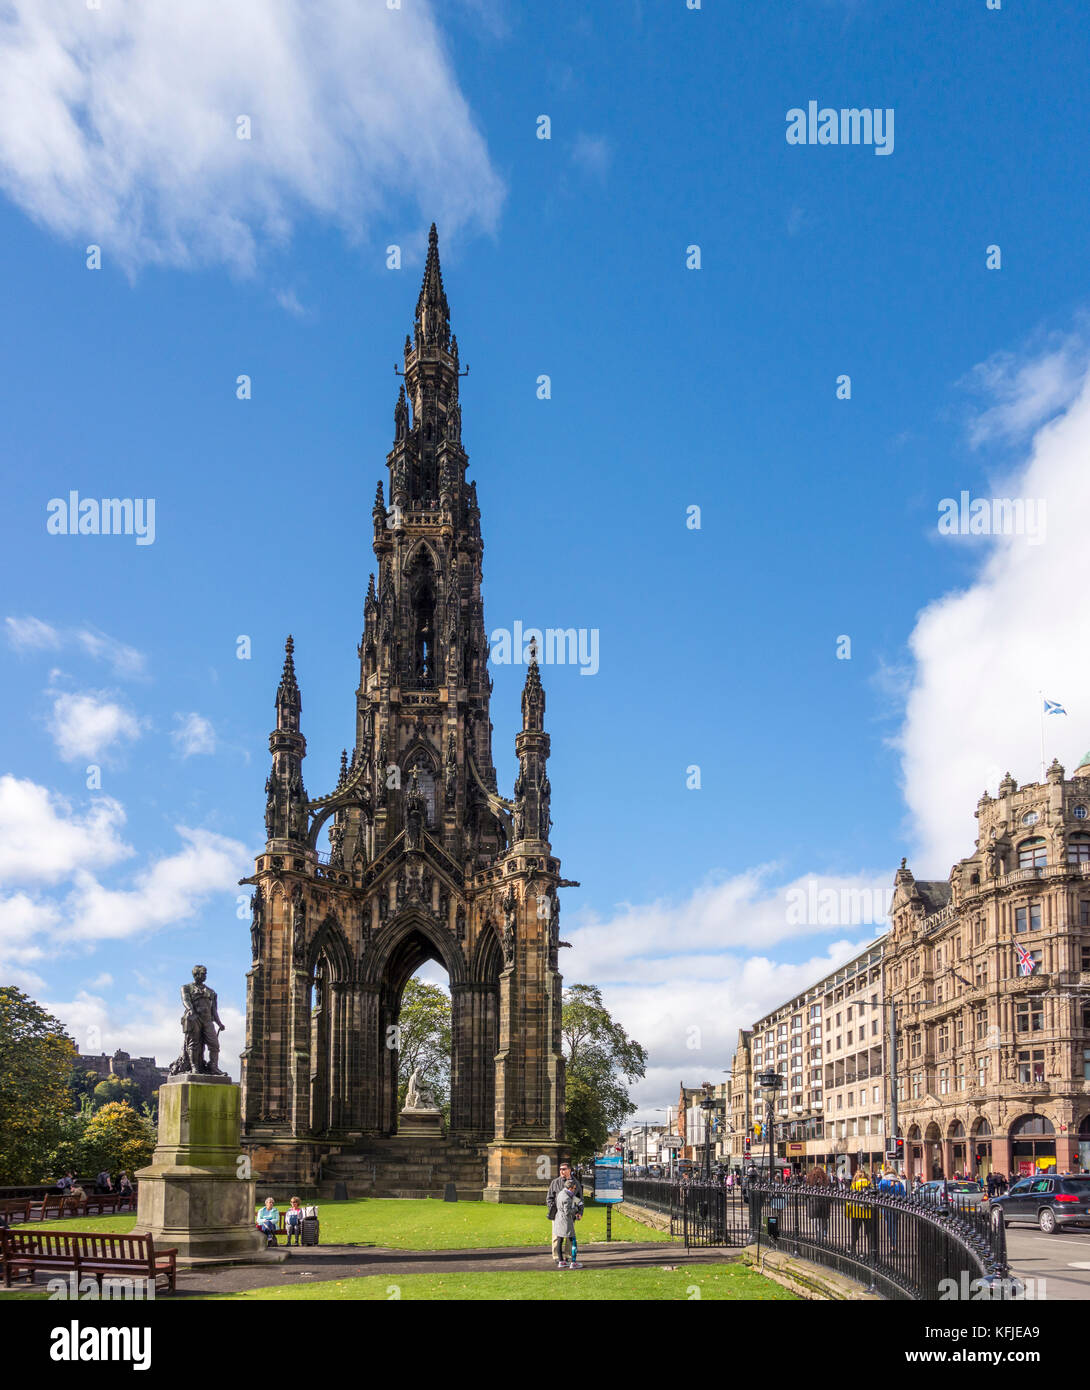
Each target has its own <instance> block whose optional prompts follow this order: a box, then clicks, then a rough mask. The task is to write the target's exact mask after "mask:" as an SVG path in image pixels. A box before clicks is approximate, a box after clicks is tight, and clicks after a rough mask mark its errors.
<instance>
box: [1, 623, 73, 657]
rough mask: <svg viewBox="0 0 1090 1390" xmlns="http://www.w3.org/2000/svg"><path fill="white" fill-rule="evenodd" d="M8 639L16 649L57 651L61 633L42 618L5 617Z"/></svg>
mask: <svg viewBox="0 0 1090 1390" xmlns="http://www.w3.org/2000/svg"><path fill="white" fill-rule="evenodd" d="M4 627H5V629H6V631H7V635H8V641H9V642H10V643H11V645H12V646H13V647H14V648H15V650H16V651H24V652H25V651H32V652H33V651H56V650H57V649H58V648H59V647H60V646H61V635H60V633H59V632H58V631H57V629H56V628H55V627H50V625H49V624H48V623H43V622H42V620H41V619H40V618H5V619H4Z"/></svg>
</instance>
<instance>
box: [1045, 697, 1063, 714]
mask: <svg viewBox="0 0 1090 1390" xmlns="http://www.w3.org/2000/svg"><path fill="white" fill-rule="evenodd" d="M1045 713H1046V714H1066V713H1067V710H1065V709H1064V707H1063V705H1060V704H1057V702H1056V701H1055V700H1046V701H1045Z"/></svg>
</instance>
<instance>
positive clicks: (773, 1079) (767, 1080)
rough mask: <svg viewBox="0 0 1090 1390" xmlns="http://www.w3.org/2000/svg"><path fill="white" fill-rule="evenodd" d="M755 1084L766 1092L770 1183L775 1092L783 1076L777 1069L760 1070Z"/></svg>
mask: <svg viewBox="0 0 1090 1390" xmlns="http://www.w3.org/2000/svg"><path fill="white" fill-rule="evenodd" d="M757 1084H758V1085H759V1086H760V1088H761V1091H762V1093H767V1100H766V1104H767V1107H768V1116H767V1120H766V1122H765V1128H766V1129H767V1130H768V1181H769V1184H770V1185H771V1183H772V1158H773V1155H772V1150H773V1148H774V1147H775V1144H774V1141H775V1137H776V1130H775V1125H776V1092H777V1091H779V1090H782V1089H783V1076H782V1075H781V1073H780V1072H778V1071H771V1070H770V1071H762V1072H760V1073H758V1076H757Z"/></svg>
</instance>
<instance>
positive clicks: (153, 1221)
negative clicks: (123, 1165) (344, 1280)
mask: <svg viewBox="0 0 1090 1390" xmlns="http://www.w3.org/2000/svg"><path fill="white" fill-rule="evenodd" d="M240 1128H241V1111H240V1091H239V1087H238V1086H236V1085H235V1084H234V1083H233V1082H232V1081H231V1079H230V1078H229V1077H226V1076H202V1075H197V1074H191V1075H181V1076H176V1077H171V1079H170V1080H169V1081H167V1082H164V1083H163V1085H162V1086H161V1087H160V1089H159V1142H158V1144H157V1145H156V1147H155V1153H154V1154H153V1155H152V1160H151V1164H150V1165H149V1166H148V1167H147V1168H141V1169H140V1171H139V1172H138V1173H137V1174H136V1176H137V1178H138V1179H139V1181H140V1186H139V1190H138V1191H139V1196H138V1205H137V1212H136V1226H135V1231H136V1232H137V1233H139V1234H141V1235H151V1236H152V1237H153V1238H154V1240H155V1243H156V1245H161V1246H162V1247H163V1248H164V1249H169V1248H174V1249H176V1250H177V1251H178V1263H179V1264H180V1265H181V1264H198V1263H206V1262H216V1261H224V1262H230V1261H247V1262H248V1261H251V1260H257V1261H265V1260H273V1261H275V1260H278V1259H284V1258H286V1255H287V1252H286V1251H285V1250H277V1249H275V1248H273V1249H268V1248H267V1246H266V1240H265V1237H264V1235H262V1233H261V1232H260V1231H258V1230H257V1228H256V1226H255V1220H256V1215H255V1213H256V1205H257V1204H256V1198H255V1186H256V1184H255V1180H254V1178H253V1176H251V1175H250V1174H249V1173H248V1169H247V1160H246V1159H245V1156H244V1154H243V1150H242V1146H241V1144H240V1142H239V1131H240ZM240 1170H241V1172H240ZM242 1174H245V1176H242Z"/></svg>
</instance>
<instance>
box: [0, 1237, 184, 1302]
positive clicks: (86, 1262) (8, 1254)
mask: <svg viewBox="0 0 1090 1390" xmlns="http://www.w3.org/2000/svg"><path fill="white" fill-rule="evenodd" d="M177 1256H178V1252H177V1250H156V1248H155V1242H154V1240H153V1239H152V1237H151V1236H136V1235H127V1236H118V1235H105V1234H103V1233H102V1232H100V1231H88V1232H86V1233H84V1232H80V1231H31V1230H23V1229H20V1230H18V1231H12V1230H3V1229H0V1258H2V1259H3V1264H4V1287H5V1288H10V1287H11V1281H12V1279H13V1278H14V1277H17V1276H19V1275H24V1276H25V1277H26V1278H27V1280H28V1281H29V1282H33V1280H34V1275H35V1273H36V1272H37V1271H38V1270H44V1271H46V1272H48V1273H60V1274H67V1273H70V1272H74V1273H75V1274H76V1275H77V1277H79V1276H82V1275H91V1276H92V1277H93V1278H95V1279H97V1281H98V1285H99V1288H100V1289H101V1287H102V1280H103V1278H111V1277H113V1278H117V1277H119V1276H137V1277H139V1278H143V1279H151V1280H153V1281H154V1282H155V1285H156V1287H158V1281H159V1280H160V1279H164V1280H165V1281H166V1285H165V1287H166V1288H167V1289H169V1290H170V1291H171V1292H173V1291H174V1287H175V1278H176V1275H177V1270H176V1263H175V1262H176V1260H177Z"/></svg>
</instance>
